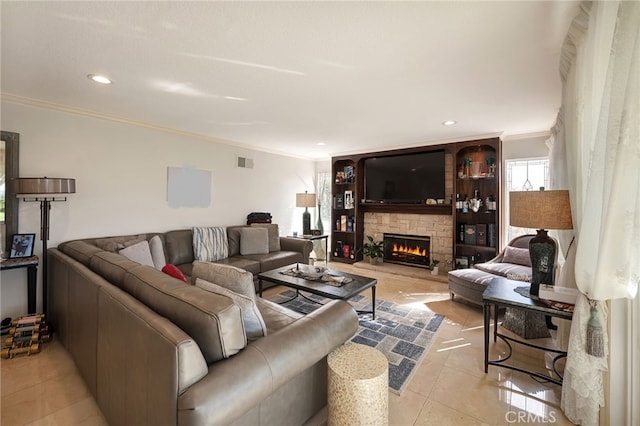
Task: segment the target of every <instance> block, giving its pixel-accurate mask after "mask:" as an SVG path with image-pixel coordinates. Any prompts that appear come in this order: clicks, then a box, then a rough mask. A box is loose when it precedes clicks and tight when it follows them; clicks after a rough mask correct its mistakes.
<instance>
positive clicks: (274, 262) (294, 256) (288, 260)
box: [245, 251, 309, 272]
mask: <svg viewBox="0 0 640 426" xmlns="http://www.w3.org/2000/svg"><path fill="white" fill-rule="evenodd" d="M245 257H246V258H247V259H252V260H255V261H258V262H260V272H266V271H270V270H272V269H276V268H281V267H283V266H287V265H291V264H293V263H307V262H308V261H309V259H306V260H307V262H305V260H304V259H302V254H300V253H299V252H297V251H276V252H273V253H267V254H252V255H249V256H245Z"/></svg>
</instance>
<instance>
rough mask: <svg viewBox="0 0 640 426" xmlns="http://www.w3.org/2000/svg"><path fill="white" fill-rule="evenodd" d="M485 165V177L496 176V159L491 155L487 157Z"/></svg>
mask: <svg viewBox="0 0 640 426" xmlns="http://www.w3.org/2000/svg"><path fill="white" fill-rule="evenodd" d="M486 161H487V167H488V169H489V172H488V173H487V177H495V176H496V159H495V158H493V157H487V160H486Z"/></svg>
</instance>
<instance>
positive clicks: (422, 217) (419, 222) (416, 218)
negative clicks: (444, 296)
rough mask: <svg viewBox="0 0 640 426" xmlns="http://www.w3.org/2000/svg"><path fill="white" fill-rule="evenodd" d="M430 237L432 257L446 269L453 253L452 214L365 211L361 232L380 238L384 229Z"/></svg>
mask: <svg viewBox="0 0 640 426" xmlns="http://www.w3.org/2000/svg"><path fill="white" fill-rule="evenodd" d="M385 232H386V233H388V234H389V233H390V234H408V235H425V236H428V237H431V259H438V260H439V261H440V264H439V266H440V270H441V271H442V270H449V269H450V268H451V261H452V256H453V240H452V238H453V237H452V235H453V217H452V216H450V215H432V214H417V213H377V212H376V213H373V212H365V214H364V235H365V238H366V236H367V235H371V236H372V237H373V238H374V239H375V240H376V241H382V237H383V234H384V233H385Z"/></svg>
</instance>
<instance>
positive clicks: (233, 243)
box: [227, 225, 246, 257]
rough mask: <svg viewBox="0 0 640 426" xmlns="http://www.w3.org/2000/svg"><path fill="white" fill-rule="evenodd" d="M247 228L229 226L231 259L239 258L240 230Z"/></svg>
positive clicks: (228, 240)
mask: <svg viewBox="0 0 640 426" xmlns="http://www.w3.org/2000/svg"><path fill="white" fill-rule="evenodd" d="M242 228H246V226H244V225H241V226H229V227H227V242H228V243H229V257H233V256H238V255H239V254H240V230H241V229H242Z"/></svg>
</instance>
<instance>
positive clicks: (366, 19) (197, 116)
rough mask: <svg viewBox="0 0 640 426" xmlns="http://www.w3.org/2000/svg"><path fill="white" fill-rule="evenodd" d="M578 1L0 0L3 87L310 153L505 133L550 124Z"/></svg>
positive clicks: (29, 97)
mask: <svg viewBox="0 0 640 426" xmlns="http://www.w3.org/2000/svg"><path fill="white" fill-rule="evenodd" d="M578 5H579V3H577V2H555V1H540V2H522V1H515V2H480V1H474V2H454V1H451V2H182V1H170V2H57V1H56V2H53V1H51V2H7V1H4V0H3V1H2V3H1V8H2V9H1V13H2V58H1V59H2V69H1V71H2V74H1V89H2V95H3V97H4V98H5V99H6V100H9V101H13V102H25V103H30V104H34V103H35V104H37V105H45V106H51V107H54V108H64V109H65V110H68V111H82V112H83V113H89V114H92V115H96V114H97V115H98V116H101V115H102V116H109V117H114V118H116V119H120V120H126V121H129V122H135V123H142V124H145V125H152V126H157V127H162V128H165V129H170V130H171V131H176V132H180V133H188V134H194V135H198V136H199V137H203V138H206V139H210V140H215V141H222V142H225V141H226V142H230V143H233V144H236V145H239V146H246V147H251V148H256V149H260V150H266V151H270V152H276V153H284V154H286V155H292V156H296V157H302V158H309V159H326V158H328V157H330V156H332V155H339V154H344V153H354V152H367V151H377V150H384V149H392V148H402V147H409V146H420V145H429V144H434V143H441V142H446V141H453V140H460V139H465V138H470V137H477V136H494V135H496V134H501V135H503V136H504V137H506V138H508V137H517V136H518V135H525V134H532V133H538V132H544V131H548V130H549V129H550V128H551V126H552V125H553V123H554V120H555V117H556V114H557V112H558V108H559V106H560V92H561V84H560V77H559V72H558V66H559V57H560V48H561V46H562V42H563V40H564V37H565V34H566V33H567V30H568V27H569V25H570V22H571V20H572V19H573V16H574V15H575V13H576V12H577V8H578ZM88 74H105V75H108V76H109V77H110V78H112V79H113V80H114V84H112V85H109V86H101V85H98V84H96V83H93V82H92V81H90V80H89V79H87V77H86V76H87V75H88ZM445 120H455V121H457V124H456V125H453V126H443V125H442V122H443V121H445ZM319 143H324V145H322V146H320V145H318V144H319Z"/></svg>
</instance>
